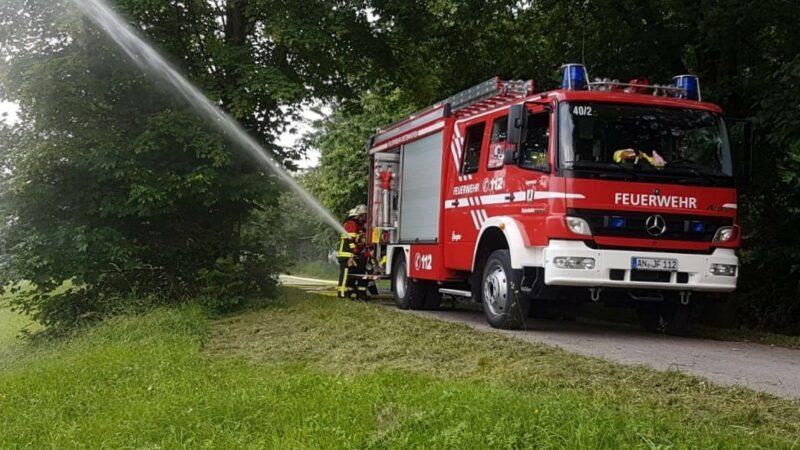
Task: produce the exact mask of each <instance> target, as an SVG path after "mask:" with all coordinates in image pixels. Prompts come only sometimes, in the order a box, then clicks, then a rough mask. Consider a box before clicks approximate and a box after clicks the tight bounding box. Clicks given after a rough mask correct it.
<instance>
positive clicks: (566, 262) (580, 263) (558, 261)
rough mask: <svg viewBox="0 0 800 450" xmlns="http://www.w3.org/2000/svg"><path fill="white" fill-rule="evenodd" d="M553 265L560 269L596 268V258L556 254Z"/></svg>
mask: <svg viewBox="0 0 800 450" xmlns="http://www.w3.org/2000/svg"><path fill="white" fill-rule="evenodd" d="M553 265H554V266H556V268H558V269H586V270H592V269H594V258H583V257H575V256H556V257H555V258H553Z"/></svg>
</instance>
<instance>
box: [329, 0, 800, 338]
mask: <svg viewBox="0 0 800 450" xmlns="http://www.w3.org/2000/svg"><path fill="white" fill-rule="evenodd" d="M371 5H372V6H373V7H374V9H375V14H376V16H377V19H376V20H375V27H376V30H377V32H378V33H379V35H380V37H381V38H382V39H384V41H385V42H386V43H387V46H388V47H389V48H390V50H391V54H392V58H390V59H389V60H390V61H391V64H392V65H393V66H392V69H391V70H389V71H387V72H386V73H383V74H381V80H382V81H381V82H382V83H384V84H383V85H382V86H384V87H383V89H382V91H381V92H377V91H373V92H372V93H371V94H372V95H371V96H362V97H361V99H360V100H361V104H360V106H358V107H350V108H348V109H345V110H342V111H339V112H337V113H336V114H334V115H333V116H332V117H331V118H330V119H329V120H328V121H327V122H324V123H320V124H319V128H318V130H319V133H318V135H317V136H316V138H315V139H316V140H315V145H316V146H317V147H318V148H319V149H321V151H322V169H321V171H322V173H326V174H330V176H327V177H325V179H324V180H323V181H321V183H324V184H327V185H326V186H325V187H324V189H323V192H322V196H323V198H324V199H325V200H326V202H328V204H330V205H331V206H334V207H335V208H337V210H342V209H343V208H345V207H346V205H348V204H352V203H353V202H355V201H356V200H359V199H362V198H364V195H365V193H364V191H363V186H362V185H361V184H359V181H358V180H362V179H365V174H366V167H365V166H364V165H363V159H362V156H361V155H362V148H363V143H364V142H365V139H366V138H367V137H368V136H369V134H371V130H372V128H374V127H375V126H376V124H377V125H381V123H380V122H378V121H377V120H376V118H377V117H378V116H377V115H376V114H371V113H369V112H368V111H370V110H373V111H374V110H375V109H376V105H375V103H376V102H377V104H378V105H377V108H380V107H381V106H382V105H380V104H381V103H382V102H385V104H386V105H387V106H390V108H389V109H388V110H387V111H386V114H385V117H386V118H387V120H385V121H384V122H382V124H383V125H385V124H387V123H389V122H390V121H391V120H389V119H393V118H397V117H398V116H397V115H394V114H393V112H397V113H398V115H400V113H401V112H407V111H408V110H414V109H419V108H423V107H425V106H427V105H429V104H431V103H433V102H435V101H436V100H439V99H441V98H445V97H446V96H447V95H449V94H451V93H453V92H456V91H458V90H460V89H464V88H466V87H469V86H472V85H474V84H476V83H478V82H480V81H483V80H486V79H488V78H490V77H492V76H495V75H500V76H502V77H504V78H507V79H512V78H526V79H527V78H531V77H533V78H535V81H536V85H537V87H538V88H539V89H540V90H543V89H549V88H554V87H556V86H557V83H558V81H559V78H558V76H559V73H558V67H559V66H560V65H561V64H563V63H566V62H585V63H586V64H587V65H588V67H589V72H590V75H591V76H593V77H597V76H600V77H608V78H612V79H614V78H616V79H620V80H623V81H626V80H629V79H633V78H638V77H642V76H644V77H647V78H649V79H650V80H651V81H652V82H656V83H668V82H670V80H671V79H672V77H673V76H675V75H677V74H682V73H694V74H697V75H699V76H700V78H701V80H702V89H703V97H704V100H706V101H711V102H715V103H718V104H720V105H721V106H722V107H723V108H724V109H725V110H726V112H727V114H728V115H729V116H732V117H739V118H748V119H750V120H752V121H753V122H754V124H755V128H754V143H755V149H756V150H755V158H754V166H753V171H754V174H755V177H754V180H753V183H752V185H751V186H750V187H748V188H747V189H743V190H742V192H743V197H742V199H741V200H740V205H741V207H740V221H741V222H742V223H743V225H744V230H745V241H744V248H743V251H742V263H743V267H742V269H741V279H740V290H739V293H738V294H737V295H736V296H734V297H733V298H734V302H735V304H736V306H737V308H738V311H739V313H740V314H739V316H740V320H741V321H742V323H744V324H747V325H750V326H759V327H768V328H772V329H774V330H779V331H784V332H792V333H800V328H798V325H797V324H798V323H800V236H798V235H797V233H796V230H797V229H798V225H799V224H800V198H798V194H797V193H798V192H800V190H798V184H797V183H798V173H800V171H799V169H800V166H799V165H798V161H800V135H798V131H797V130H799V129H800V122H798V108H796V107H795V106H794V105H795V104H796V103H797V102H795V101H794V100H796V99H795V97H797V95H796V93H797V92H798V83H800V68H799V67H800V66H798V61H797V56H796V55H797V54H798V53H799V52H800V27H797V26H796V24H795V23H794V22H795V18H796V17H800V4H799V3H797V2H792V1H789V0H768V1H766V2H758V3H753V2H747V1H741V0H726V1H719V2H694V1H688V0H665V1H659V2H638V1H634V0H593V1H583V0H581V1H566V2H565V1H558V0H543V1H537V2H519V1H516V0H494V1H490V2H484V1H477V0H467V1H454V0H429V1H424V0H420V1H414V2H405V1H396V0H374V1H373V2H372V3H371ZM386 93H391V96H387V95H386ZM357 136H360V137H361V140H359V139H357ZM740 156H742V155H740ZM740 162H742V161H740ZM353 172H359V173H360V175H359V176H358V177H351V176H350V174H351V173H353Z"/></svg>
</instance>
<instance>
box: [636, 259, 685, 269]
mask: <svg viewBox="0 0 800 450" xmlns="http://www.w3.org/2000/svg"><path fill="white" fill-rule="evenodd" d="M631 268H632V269H638V270H664V271H668V272H677V271H678V260H677V259H667V258H631Z"/></svg>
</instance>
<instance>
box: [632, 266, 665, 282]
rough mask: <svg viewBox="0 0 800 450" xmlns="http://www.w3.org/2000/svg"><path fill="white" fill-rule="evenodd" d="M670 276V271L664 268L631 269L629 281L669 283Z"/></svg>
mask: <svg viewBox="0 0 800 450" xmlns="http://www.w3.org/2000/svg"><path fill="white" fill-rule="evenodd" d="M670 277H672V272H667V271H664V270H636V269H633V270H631V281H647V282H651V283H669V279H670Z"/></svg>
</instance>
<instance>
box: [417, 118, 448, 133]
mask: <svg viewBox="0 0 800 450" xmlns="http://www.w3.org/2000/svg"><path fill="white" fill-rule="evenodd" d="M441 128H444V122H442V121H439V122H438V123H435V124H433V125H431V126H429V127H425V128H420V129H419V130H418V131H417V133H418V135H419V136H422V135H423V134H428V133H430V132H432V131H436V130H439V129H441Z"/></svg>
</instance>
